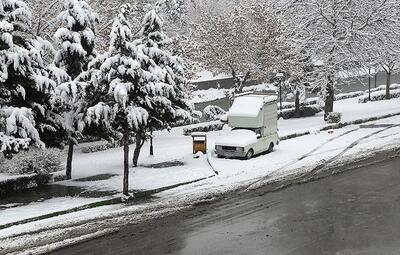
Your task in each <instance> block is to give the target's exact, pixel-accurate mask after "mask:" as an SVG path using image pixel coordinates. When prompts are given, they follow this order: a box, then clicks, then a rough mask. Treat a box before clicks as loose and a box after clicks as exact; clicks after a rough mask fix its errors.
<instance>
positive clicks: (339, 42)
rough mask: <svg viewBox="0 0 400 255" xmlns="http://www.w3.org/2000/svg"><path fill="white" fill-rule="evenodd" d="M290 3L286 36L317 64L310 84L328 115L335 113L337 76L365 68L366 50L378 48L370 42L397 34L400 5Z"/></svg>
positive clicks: (345, 0)
mask: <svg viewBox="0 0 400 255" xmlns="http://www.w3.org/2000/svg"><path fill="white" fill-rule="evenodd" d="M287 2H288V4H287V5H285V6H284V8H283V9H284V10H283V12H284V13H285V15H284V18H285V20H284V23H285V31H286V32H287V34H286V35H287V37H288V38H291V39H292V43H293V44H294V45H296V47H298V48H299V49H301V50H305V51H307V53H308V55H309V56H310V57H311V59H312V60H313V61H314V62H315V63H316V68H315V74H316V76H315V79H314V81H313V82H312V83H311V84H312V86H314V87H315V88H317V89H318V90H319V91H320V93H321V95H322V96H323V97H324V98H326V103H325V114H326V115H327V114H328V113H329V112H332V111H333V100H334V93H335V87H336V85H337V84H338V82H339V79H340V76H339V75H338V73H339V72H341V73H346V72H351V71H352V70H354V69H355V68H360V66H361V67H362V65H363V59H364V56H365V55H366V54H368V53H367V49H368V48H370V46H371V45H376V44H371V41H379V39H380V36H382V35H383V32H384V31H387V30H388V29H392V28H396V27H397V28H396V29H395V30H394V31H398V27H399V22H398V10H399V8H400V3H399V1H396V0H379V1H376V0H368V1H364V0H299V1H287ZM380 46H385V47H386V46H387V44H381V45H380ZM376 49H378V48H376Z"/></svg>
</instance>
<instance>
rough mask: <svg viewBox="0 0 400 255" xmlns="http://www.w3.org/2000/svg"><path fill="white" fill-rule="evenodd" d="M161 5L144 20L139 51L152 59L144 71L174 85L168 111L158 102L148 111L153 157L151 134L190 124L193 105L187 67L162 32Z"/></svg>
mask: <svg viewBox="0 0 400 255" xmlns="http://www.w3.org/2000/svg"><path fill="white" fill-rule="evenodd" d="M158 9H159V6H156V8H154V9H153V10H150V11H149V12H148V13H147V14H146V15H145V16H144V18H143V22H142V29H141V30H140V32H139V35H140V37H141V45H140V48H141V50H142V51H143V53H144V54H146V55H147V56H148V58H149V59H150V60H151V61H149V62H146V61H142V64H143V65H142V68H143V69H144V70H147V71H149V72H151V73H153V74H154V75H156V76H157V79H158V80H159V81H160V82H162V83H165V85H169V86H172V88H173V91H174V94H172V95H170V96H169V97H168V99H169V100H170V102H171V108H170V109H169V111H165V107H164V106H163V105H162V104H159V103H158V102H157V101H155V104H154V105H152V106H150V107H149V108H148V109H147V110H148V111H149V113H150V118H149V120H148V125H147V128H148V130H147V131H148V132H147V133H150V155H153V137H152V133H153V132H154V131H156V130H161V129H170V128H171V125H176V124H181V123H183V122H187V121H191V119H192V118H191V116H190V114H189V113H190V111H191V110H192V108H191V106H190V105H189V104H188V103H187V100H186V93H187V91H186V85H187V81H186V79H185V77H184V69H185V68H184V64H183V60H182V59H181V58H180V57H177V56H174V55H173V54H171V51H170V50H169V48H170V47H172V40H171V39H170V38H168V36H167V35H166V34H165V33H164V31H163V21H162V19H161V18H160V16H159V15H158V14H157V11H158ZM138 156H139V155H138V151H137V150H135V153H134V156H133V164H136V163H137V160H138Z"/></svg>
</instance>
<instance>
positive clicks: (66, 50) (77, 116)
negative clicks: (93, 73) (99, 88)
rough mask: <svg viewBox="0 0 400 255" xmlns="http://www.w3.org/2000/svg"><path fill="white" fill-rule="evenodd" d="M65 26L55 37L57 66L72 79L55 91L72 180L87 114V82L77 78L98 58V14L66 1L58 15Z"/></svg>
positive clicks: (82, 3)
mask: <svg viewBox="0 0 400 255" xmlns="http://www.w3.org/2000/svg"><path fill="white" fill-rule="evenodd" d="M58 19H59V21H60V23H61V25H62V27H61V28H59V29H57V31H56V33H55V35H54V37H55V41H56V42H57V44H58V51H57V53H56V55H55V59H54V63H55V65H56V67H58V68H59V69H61V70H62V71H64V72H65V73H66V74H67V75H68V76H69V79H68V81H67V82H65V83H62V84H60V85H59V86H57V89H56V92H57V95H58V97H59V98H58V100H59V101H61V104H60V106H61V107H56V108H58V109H56V111H58V112H59V116H60V118H58V120H59V124H60V125H61V126H62V127H63V129H64V131H65V132H66V139H67V142H68V156H67V165H66V176H67V178H68V179H71V172H72V157H73V151H74V145H75V144H77V142H78V141H77V138H78V137H79V136H80V131H79V128H78V125H79V123H80V122H81V120H82V116H83V112H84V111H85V104H84V99H83V97H84V93H83V92H84V87H85V83H84V82H81V81H79V80H78V79H77V78H78V76H79V75H81V74H82V72H84V71H87V68H88V64H89V62H90V61H91V60H92V59H93V58H94V57H95V55H96V53H95V26H96V24H97V23H98V19H99V18H98V15H97V13H95V12H93V11H92V9H91V7H90V6H89V4H88V3H86V1H83V0H66V1H65V3H64V10H63V11H62V12H61V13H60V14H59V15H58Z"/></svg>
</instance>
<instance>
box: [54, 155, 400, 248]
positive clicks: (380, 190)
mask: <svg viewBox="0 0 400 255" xmlns="http://www.w3.org/2000/svg"><path fill="white" fill-rule="evenodd" d="M53 254H146V255H151V254H202V255H203V254H215V255H217V254H246V255H250V254H274V255H283V254H301V255H313V254H336V255H350V254H352V255H353V254H363V255H364V254H367V255H380V254H382V255H392V254H393V255H399V254H400V159H395V160H391V161H386V162H383V163H379V164H376V165H373V166H368V167H364V168H361V169H357V170H353V171H350V172H346V173H344V174H341V175H337V176H332V177H328V178H325V179H322V180H319V181H315V182H311V183H307V184H303V185H296V186H292V187H289V188H287V189H284V190H281V191H277V192H273V193H267V194H265V195H259V192H252V193H248V194H243V195H236V196H234V197H232V198H230V199H226V200H224V201H220V202H217V203H216V204H212V205H201V206H197V208H196V209H194V210H192V211H188V212H184V213H181V214H179V215H175V216H171V217H167V218H165V219H162V220H156V221H154V222H152V223H147V224H145V225H138V226H127V227H126V228H125V229H122V230H121V231H120V232H117V233H115V234H112V235H110V236H106V237H103V238H100V239H96V240H92V241H89V242H87V243H83V244H79V245H77V246H72V247H70V248H68V249H66V250H61V251H58V252H54V253H53Z"/></svg>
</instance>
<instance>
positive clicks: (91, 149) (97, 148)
mask: <svg viewBox="0 0 400 255" xmlns="http://www.w3.org/2000/svg"><path fill="white" fill-rule="evenodd" d="M114 147H115V146H114V145H113V144H111V143H102V144H93V145H88V146H84V147H82V149H81V151H82V153H94V152H98V151H105V150H108V149H111V148H114Z"/></svg>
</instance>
